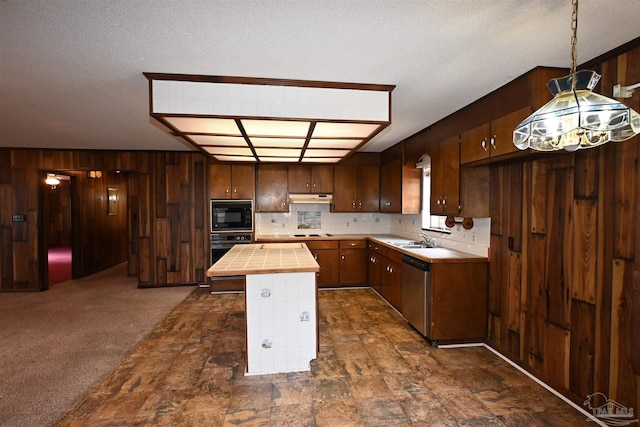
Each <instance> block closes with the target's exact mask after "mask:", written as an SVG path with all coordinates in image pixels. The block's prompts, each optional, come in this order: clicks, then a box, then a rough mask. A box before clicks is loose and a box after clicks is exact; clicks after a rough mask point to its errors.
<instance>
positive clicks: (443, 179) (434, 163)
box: [430, 135, 460, 216]
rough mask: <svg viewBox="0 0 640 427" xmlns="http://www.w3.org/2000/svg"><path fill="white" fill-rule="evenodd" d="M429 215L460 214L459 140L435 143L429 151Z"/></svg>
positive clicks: (451, 139) (450, 139) (454, 137)
mask: <svg viewBox="0 0 640 427" xmlns="http://www.w3.org/2000/svg"><path fill="white" fill-rule="evenodd" d="M430 155H431V214H432V215H453V216H457V215H459V214H460V138H459V137H458V135H454V136H452V137H450V138H447V139H445V140H443V141H439V142H435V143H433V145H432V149H431V153H430Z"/></svg>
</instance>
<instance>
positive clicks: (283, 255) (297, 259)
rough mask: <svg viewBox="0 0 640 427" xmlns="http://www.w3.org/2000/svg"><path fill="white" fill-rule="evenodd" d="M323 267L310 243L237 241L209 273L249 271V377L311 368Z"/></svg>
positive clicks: (314, 350) (247, 277)
mask: <svg viewBox="0 0 640 427" xmlns="http://www.w3.org/2000/svg"><path fill="white" fill-rule="evenodd" d="M318 271H320V266H319V265H318V263H317V262H316V260H315V259H314V258H313V256H312V255H311V252H310V251H309V249H308V248H307V246H306V245H305V244H304V243H258V244H242V245H235V246H234V247H233V248H231V250H230V251H229V252H227V253H226V254H225V255H224V256H223V257H222V258H221V259H220V260H219V261H218V262H216V263H215V264H214V265H212V266H211V267H210V268H209V269H208V270H207V276H208V277H220V276H233V275H244V276H246V280H245V317H246V336H247V371H246V374H247V375H262V374H273V373H282V372H299V371H308V370H310V362H311V360H313V359H315V358H316V356H317V348H318V322H317V298H316V294H317V288H316V273H317V272H318Z"/></svg>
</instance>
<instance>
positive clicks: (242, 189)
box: [231, 165, 256, 200]
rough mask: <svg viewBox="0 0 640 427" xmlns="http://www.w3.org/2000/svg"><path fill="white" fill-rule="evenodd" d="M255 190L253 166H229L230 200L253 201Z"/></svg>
mask: <svg viewBox="0 0 640 427" xmlns="http://www.w3.org/2000/svg"><path fill="white" fill-rule="evenodd" d="M255 189H256V175H255V167H254V166H253V165H231V198H232V199H247V200H250V199H253V196H254V194H255Z"/></svg>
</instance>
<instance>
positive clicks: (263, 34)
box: [0, 0, 640, 151]
mask: <svg viewBox="0 0 640 427" xmlns="http://www.w3.org/2000/svg"><path fill="white" fill-rule="evenodd" d="M570 19H571V1H570V0H536V1H523V0H424V1H418V0H398V1H390V0H387V1H375V0H368V1H363V0H306V1H293V0H261V1H248V0H232V1H216V0H210V1H205V0H202V1H195V0H184V1H169V0H156V1H146V0H120V1H108V0H0V146H5V147H49V148H74V149H75V148H90V149H116V150H129V149H140V150H190V149H191V148H189V147H187V146H186V145H185V144H184V143H182V142H180V141H179V140H178V139H176V138H174V137H172V136H170V135H169V134H167V132H166V131H164V130H162V129H160V128H159V127H158V126H157V125H156V124H155V123H154V122H153V120H152V119H150V117H149V114H148V111H149V105H148V102H149V93H148V82H147V79H146V78H145V77H144V76H143V75H142V73H143V72H145V71H146V72H155V73H184V74H205V75H228V76H243V77H266V78H283V79H304V80H323V81H337V82H353V83H374V84H389V85H396V89H395V90H394V91H393V94H392V98H393V101H392V104H393V107H392V108H393V111H392V124H391V126H389V127H388V128H386V129H385V130H384V131H383V132H382V133H381V134H379V135H378V136H376V137H375V138H374V139H373V140H372V141H370V142H369V143H368V144H367V145H366V146H365V147H364V148H363V150H364V151H381V150H383V149H384V148H386V147H389V146H391V145H393V144H395V143H396V142H398V141H400V140H402V139H404V138H406V137H407V136H409V135H411V134H413V133H415V132H417V131H419V130H420V129H423V128H425V127H426V126H428V125H430V124H432V123H434V122H436V121H438V120H439V119H441V118H443V117H445V116H447V115H449V114H450V113H452V112H454V111H456V110H458V109H459V108H461V107H463V106H465V105H467V104H469V103H470V102H472V101H474V100H476V99H478V98H480V97H481V96H483V95H486V94H487V93H489V92H491V91H493V90H494V89H496V88H498V87H500V86H502V85H503V84H505V83H507V82H508V81H510V80H512V79H513V78H515V77H517V76H519V75H521V74H523V73H524V72H526V71H528V70H530V69H531V68H533V67H535V66H538V65H543V66H557V67H568V66H569V65H570V36H571V30H570ZM638 22H640V0H581V1H580V10H579V15H578V63H582V62H585V61H587V60H590V59H592V58H594V57H596V56H598V55H601V54H603V53H605V52H607V51H609V50H611V49H613V48H615V47H617V46H619V45H621V44H624V43H626V42H628V41H630V40H633V39H635V38H637V37H638V36H640V26H639V25H638ZM631 83H635V82H631ZM609 95H610V94H609Z"/></svg>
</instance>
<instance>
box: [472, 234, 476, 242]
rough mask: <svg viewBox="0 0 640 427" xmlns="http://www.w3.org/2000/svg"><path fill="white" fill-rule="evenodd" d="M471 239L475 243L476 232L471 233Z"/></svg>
mask: <svg viewBox="0 0 640 427" xmlns="http://www.w3.org/2000/svg"><path fill="white" fill-rule="evenodd" d="M471 241H472V242H473V243H475V242H476V233H471Z"/></svg>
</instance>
